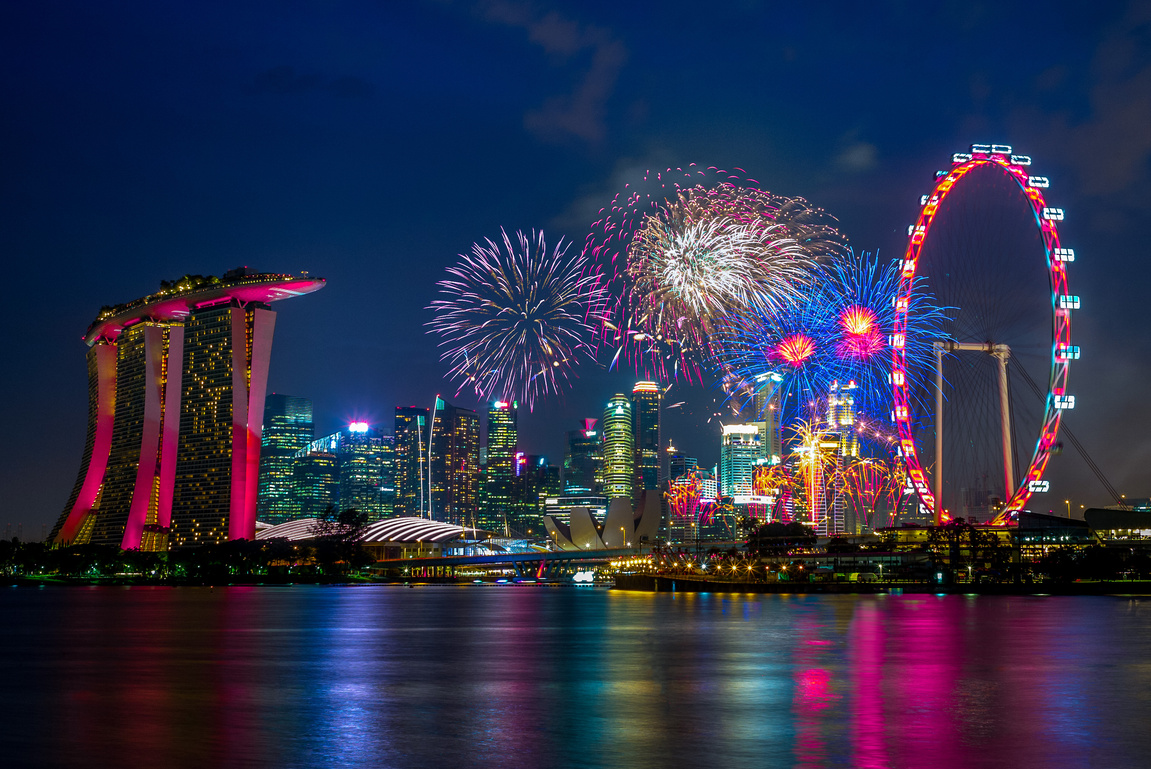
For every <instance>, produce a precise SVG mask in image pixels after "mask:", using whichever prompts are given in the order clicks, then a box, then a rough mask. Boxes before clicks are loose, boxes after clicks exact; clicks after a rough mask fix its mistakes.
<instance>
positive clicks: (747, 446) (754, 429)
mask: <svg viewBox="0 0 1151 769" xmlns="http://www.w3.org/2000/svg"><path fill="white" fill-rule="evenodd" d="M761 452H762V445H761V444H760V441H759V427H758V426H757V425H754V424H751V425H724V426H723V434H722V436H721V438H720V446H719V494H720V496H721V497H747V496H751V492H752V487H753V484H752V481H753V479H754V475H755V466H756V464H757V463H758V462H759V460H760V458H761Z"/></svg>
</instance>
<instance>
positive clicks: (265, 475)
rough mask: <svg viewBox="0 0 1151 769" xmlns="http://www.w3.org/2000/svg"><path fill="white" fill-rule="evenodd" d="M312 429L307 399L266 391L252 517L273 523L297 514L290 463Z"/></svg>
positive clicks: (306, 441) (307, 442) (304, 443)
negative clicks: (257, 483) (258, 469)
mask: <svg viewBox="0 0 1151 769" xmlns="http://www.w3.org/2000/svg"><path fill="white" fill-rule="evenodd" d="M314 429H315V425H314V423H313V421H312V401H311V400H310V399H308V398H299V397H296V396H294V395H284V394H283V393H269V394H268V397H267V399H266V400H265V402H264V428H263V434H262V436H261V440H260V481H259V489H258V491H257V494H256V517H257V518H258V519H259V520H260V521H264V522H266V523H270V524H273V525H274V524H277V523H284V522H285V521H290V520H293V519H295V518H299V517H300V510H299V506H298V504H297V502H296V499H295V495H294V494H293V488H294V484H293V479H292V463H293V457H294V456H295V454H296V452H297V451H299V450H300V449H302V448H304V447H305V446H307V445H308V444H309V443H311V442H312V439H313V437H314Z"/></svg>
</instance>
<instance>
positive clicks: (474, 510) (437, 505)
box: [428, 396, 480, 525]
mask: <svg viewBox="0 0 1151 769" xmlns="http://www.w3.org/2000/svg"><path fill="white" fill-rule="evenodd" d="M430 463H431V467H430V469H429V470H430V472H429V476H428V477H429V479H430V484H431V497H430V498H431V508H430V511H429V512H430V517H431V518H433V519H435V520H439V521H448V522H452V523H459V524H465V525H466V524H469V523H474V522H475V520H476V516H477V514H478V512H479V492H480V418H479V415H478V414H476V412H475V411H474V410H472V409H465V408H461V407H459V406H453V405H452V404H450V403H448V402H447V401H445V400H444V399H443V398H440V397H439V396H436V408H435V410H434V411H433V415H432V442H431V455H430Z"/></svg>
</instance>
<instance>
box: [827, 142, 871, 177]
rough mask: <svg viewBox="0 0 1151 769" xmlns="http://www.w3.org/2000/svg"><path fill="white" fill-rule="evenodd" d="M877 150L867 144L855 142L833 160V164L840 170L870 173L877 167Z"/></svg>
mask: <svg viewBox="0 0 1151 769" xmlns="http://www.w3.org/2000/svg"><path fill="white" fill-rule="evenodd" d="M876 155H877V150H876V147H875V145H874V144H869V143H868V142H855V143H854V144H851V145H849V146H848V147H847V148H846V149H844V150H843V152H840V153H839V155H838V156H837V157H836V158H835V163H836V165H838V166H839V167H840V168H841V169H843V170H845V171H852V172H856V173H859V172H863V171H870V170H871V169H872V168H875V166H876V165H878V160H877V158H876Z"/></svg>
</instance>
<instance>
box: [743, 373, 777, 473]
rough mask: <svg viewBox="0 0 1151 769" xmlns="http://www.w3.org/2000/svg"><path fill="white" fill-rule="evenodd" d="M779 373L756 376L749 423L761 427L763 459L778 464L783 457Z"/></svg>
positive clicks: (760, 436)
mask: <svg viewBox="0 0 1151 769" xmlns="http://www.w3.org/2000/svg"><path fill="white" fill-rule="evenodd" d="M782 381H783V377H782V376H780V375H779V374H775V373H771V374H761V375H760V376H758V377H757V378H756V387H757V389H756V391H755V398H754V399H753V400H752V404H753V405H752V414H751V419H749V420H748V424H754V425H755V426H756V427H758V428H759V438H760V443H761V447H762V453H763V459H764V460H766V461H767V463H768V464H773V465H777V464H779V463H780V462H781V461H782V458H783V438H782V436H781V434H780V429H779V427H780V426H779V397H778V395H779V385H780V383H781V382H782Z"/></svg>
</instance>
